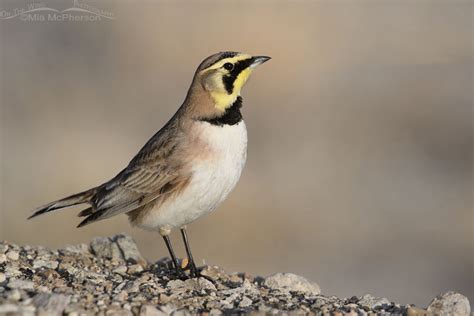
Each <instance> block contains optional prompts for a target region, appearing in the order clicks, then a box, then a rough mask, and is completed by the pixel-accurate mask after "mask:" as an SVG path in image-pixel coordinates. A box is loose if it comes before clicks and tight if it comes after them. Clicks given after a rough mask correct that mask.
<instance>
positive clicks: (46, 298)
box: [33, 293, 71, 315]
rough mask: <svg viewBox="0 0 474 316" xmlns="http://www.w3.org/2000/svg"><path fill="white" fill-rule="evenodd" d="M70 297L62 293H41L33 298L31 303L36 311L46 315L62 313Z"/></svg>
mask: <svg viewBox="0 0 474 316" xmlns="http://www.w3.org/2000/svg"><path fill="white" fill-rule="evenodd" d="M70 299H71V298H70V297H69V296H66V295H63V294H53V293H50V294H48V293H41V294H38V295H36V296H35V297H34V298H33V305H34V306H36V308H37V311H38V312H39V313H40V312H43V313H45V314H47V315H62V313H63V311H64V309H65V308H66V306H67V305H68V304H69V301H70Z"/></svg>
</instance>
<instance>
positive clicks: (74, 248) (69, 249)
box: [61, 244, 89, 254]
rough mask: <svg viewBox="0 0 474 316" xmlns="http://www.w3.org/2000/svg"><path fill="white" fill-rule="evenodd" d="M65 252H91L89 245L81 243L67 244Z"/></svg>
mask: <svg viewBox="0 0 474 316" xmlns="http://www.w3.org/2000/svg"><path fill="white" fill-rule="evenodd" d="M61 251H63V252H68V253H71V254H88V253H89V246H87V245H86V244H79V245H72V246H71V245H67V246H66V247H64V248H63V249H61Z"/></svg>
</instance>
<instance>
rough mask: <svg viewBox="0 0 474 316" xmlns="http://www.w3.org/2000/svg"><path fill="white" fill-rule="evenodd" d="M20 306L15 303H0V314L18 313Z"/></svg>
mask: <svg viewBox="0 0 474 316" xmlns="http://www.w3.org/2000/svg"><path fill="white" fill-rule="evenodd" d="M19 310H20V306H18V305H15V304H2V305H0V315H8V314H14V313H18V311H19Z"/></svg>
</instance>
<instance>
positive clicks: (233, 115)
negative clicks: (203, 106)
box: [200, 96, 242, 126]
mask: <svg viewBox="0 0 474 316" xmlns="http://www.w3.org/2000/svg"><path fill="white" fill-rule="evenodd" d="M241 107H242V97H241V96H238V97H237V99H235V101H234V103H232V105H231V106H229V107H228V108H227V109H226V110H225V112H224V113H223V114H222V115H220V116H217V117H213V118H201V119H200V121H204V122H208V123H210V124H212V125H217V126H224V125H235V124H237V123H239V122H240V121H242V113H240V108H241Z"/></svg>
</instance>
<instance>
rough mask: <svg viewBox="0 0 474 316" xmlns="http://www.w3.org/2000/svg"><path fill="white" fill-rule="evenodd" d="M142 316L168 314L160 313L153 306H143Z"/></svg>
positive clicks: (141, 309) (162, 315) (141, 308)
mask: <svg viewBox="0 0 474 316" xmlns="http://www.w3.org/2000/svg"><path fill="white" fill-rule="evenodd" d="M139 315H140V316H166V315H168V314H166V313H164V312H162V311H160V310H159V309H157V308H156V307H155V306H153V305H142V307H140V314H139Z"/></svg>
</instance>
